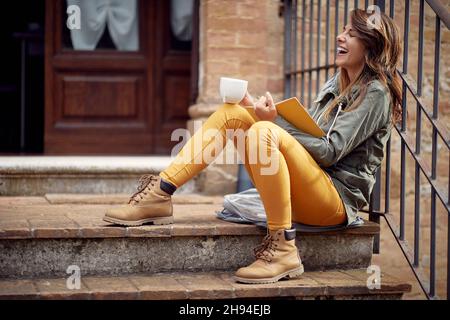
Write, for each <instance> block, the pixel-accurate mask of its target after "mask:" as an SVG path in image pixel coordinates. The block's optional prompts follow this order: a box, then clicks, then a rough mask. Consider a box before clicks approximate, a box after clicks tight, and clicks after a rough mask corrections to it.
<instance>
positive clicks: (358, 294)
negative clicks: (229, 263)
mask: <svg viewBox="0 0 450 320" xmlns="http://www.w3.org/2000/svg"><path fill="white" fill-rule="evenodd" d="M232 276H233V273H230V272H209V273H205V272H203V273H156V274H134V275H127V276H115V277H111V276H108V277H98V276H95V277H92V276H83V275H82V276H81V285H80V289H73V290H69V289H68V288H67V278H36V279H19V280H0V299H94V300H97V299H99V300H101V299H139V300H185V299H244V298H253V299H254V298H262V299H267V298H295V299H330V298H331V299H333V298H334V299H400V298H401V296H402V294H403V293H405V292H409V291H411V285H410V284H408V283H404V282H400V281H399V280H398V279H396V278H394V277H392V276H389V275H387V274H381V278H380V279H381V284H380V288H379V289H377V288H373V289H369V288H368V287H367V283H366V282H367V278H368V276H369V274H367V273H366V269H353V270H346V271H326V272H320V271H317V272H306V273H304V274H303V275H302V276H301V277H300V278H298V279H291V280H282V281H279V282H277V283H273V284H258V285H254V284H240V283H236V282H235V281H234V280H233V278H232Z"/></svg>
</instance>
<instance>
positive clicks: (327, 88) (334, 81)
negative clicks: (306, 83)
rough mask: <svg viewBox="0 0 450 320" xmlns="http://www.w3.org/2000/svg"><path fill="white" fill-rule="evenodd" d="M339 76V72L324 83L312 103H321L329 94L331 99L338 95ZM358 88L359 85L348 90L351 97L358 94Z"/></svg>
mask: <svg viewBox="0 0 450 320" xmlns="http://www.w3.org/2000/svg"><path fill="white" fill-rule="evenodd" d="M339 74H340V71H338V72H337V73H336V74H335V75H334V76H333V77H331V78H330V79H329V80H328V81H327V82H326V83H325V85H324V86H323V88H322V90H321V91H320V92H319V94H318V95H317V98H316V99H315V100H314V102H321V101H322V100H323V99H324V98H325V97H326V96H327V95H329V94H332V95H333V99H334V98H336V97H337V96H338V95H339ZM359 87H360V86H359V85H355V86H353V87H352V89H351V90H350V94H351V96H354V95H356V94H357V93H358V91H359Z"/></svg>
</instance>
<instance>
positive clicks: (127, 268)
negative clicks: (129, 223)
mask: <svg viewBox="0 0 450 320" xmlns="http://www.w3.org/2000/svg"><path fill="white" fill-rule="evenodd" d="M64 197H65V199H66V201H67V203H65V202H64ZM196 197H197V198H196V199H197V201H195V197H192V196H188V195H185V196H183V195H177V196H174V202H175V204H174V217H175V223H174V224H172V225H165V226H152V225H146V226H141V227H128V228H127V227H119V226H113V225H110V224H108V223H106V222H104V221H103V220H102V217H103V215H104V212H105V210H106V209H108V208H110V207H111V204H101V203H98V202H97V203H95V202H94V201H89V200H86V202H87V204H86V203H80V201H81V199H79V198H78V200H77V201H78V202H77V201H75V199H73V198H71V197H70V196H67V195H65V196H64V195H63V196H60V197H59V198H58V197H57V196H51V195H47V197H0V278H6V277H8V278H17V277H64V276H65V274H66V270H67V268H68V267H69V266H71V265H76V266H78V267H80V269H81V272H82V273H83V274H84V275H123V274H132V273H146V272H151V273H154V272H169V271H183V272H185V271H213V270H227V271H233V270H236V269H237V268H239V267H241V266H244V265H247V264H249V263H251V262H252V261H253V260H254V257H253V248H254V247H255V246H256V245H258V244H259V243H260V242H261V240H262V238H263V236H264V235H265V234H266V230H265V229H263V228H260V227H257V226H255V225H245V224H236V223H231V222H226V221H223V220H220V219H218V218H217V217H216V214H215V212H216V211H218V210H221V209H222V198H217V197H216V198H210V197H201V196H196ZM85 198H86V199H91V200H93V199H96V201H99V199H100V198H101V197H98V196H95V195H94V196H92V197H91V198H89V197H88V196H85ZM106 198H108V197H106ZM111 198H114V196H109V199H111ZM49 199H50V200H49ZM58 199H59V200H58ZM208 199H209V200H208ZM207 201H210V203H206V202H207ZM113 202H114V201H113ZM378 233H379V225H378V224H374V223H371V222H368V221H367V222H366V223H365V224H364V225H363V226H361V227H357V228H349V229H345V230H342V231H328V232H298V233H297V245H298V248H299V251H300V255H301V257H302V259H303V263H304V265H305V269H306V270H329V269H342V270H345V269H355V268H366V267H367V266H369V265H370V262H371V257H372V243H373V238H374V235H376V234H378Z"/></svg>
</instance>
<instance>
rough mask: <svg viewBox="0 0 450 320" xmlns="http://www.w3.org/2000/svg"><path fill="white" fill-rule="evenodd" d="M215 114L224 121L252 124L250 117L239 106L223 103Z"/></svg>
mask: <svg viewBox="0 0 450 320" xmlns="http://www.w3.org/2000/svg"><path fill="white" fill-rule="evenodd" d="M215 113H216V114H220V115H223V116H224V117H225V118H226V119H241V120H244V121H250V122H251V123H253V122H254V121H252V120H251V116H250V115H249V114H248V112H247V111H246V110H245V108H244V107H242V106H240V105H239V104H229V103H224V104H222V105H220V106H219V108H218V109H217V110H216V112H215Z"/></svg>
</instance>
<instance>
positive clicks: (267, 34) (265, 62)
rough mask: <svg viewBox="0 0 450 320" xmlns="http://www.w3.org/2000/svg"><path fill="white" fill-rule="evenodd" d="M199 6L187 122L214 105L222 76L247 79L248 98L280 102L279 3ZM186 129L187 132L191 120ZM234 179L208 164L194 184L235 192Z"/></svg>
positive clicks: (227, 0)
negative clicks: (193, 92)
mask: <svg viewBox="0 0 450 320" xmlns="http://www.w3.org/2000/svg"><path fill="white" fill-rule="evenodd" d="M200 3H201V4H200V65H199V96H198V99H197V103H196V104H195V105H193V106H191V107H190V109H189V113H190V116H191V118H192V119H193V120H202V119H204V118H205V117H207V116H209V115H210V114H211V113H212V112H213V111H214V110H215V109H216V108H217V107H218V106H219V105H220V96H219V79H220V77H222V76H225V77H232V78H241V79H245V80H248V81H249V91H250V93H251V94H253V95H254V96H257V95H262V94H263V93H264V92H265V91H270V92H271V93H272V94H273V95H274V96H275V98H277V99H280V98H281V96H282V91H283V26H284V21H283V18H282V17H279V15H278V9H279V1H277V0H242V1H235V0H205V1H201V2H200ZM188 128H190V129H191V131H192V129H193V121H192V120H191V121H189V123H188ZM229 147H230V146H229ZM236 175H237V166H236V165H211V166H210V167H209V168H208V169H207V170H205V172H202V174H201V175H200V177H199V179H198V180H197V181H198V188H199V191H205V192H208V193H213V194H226V193H231V192H235V190H236ZM206 185H208V186H207V187H206Z"/></svg>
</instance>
